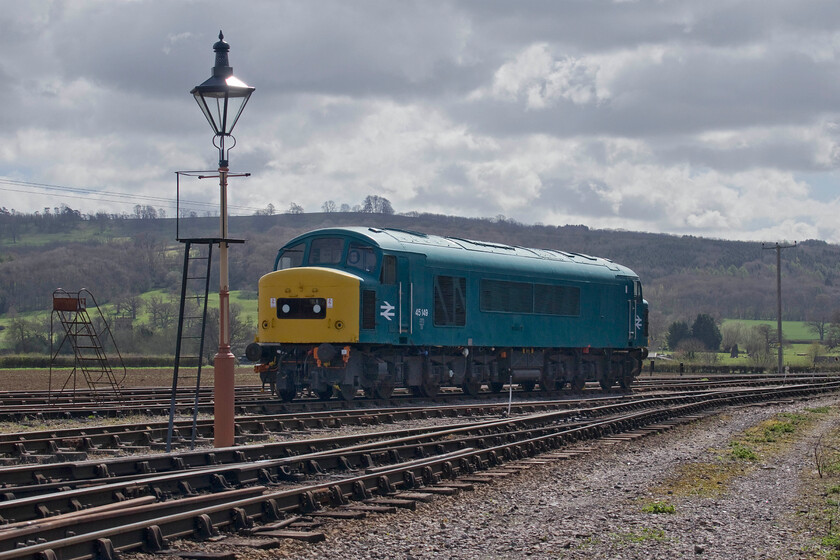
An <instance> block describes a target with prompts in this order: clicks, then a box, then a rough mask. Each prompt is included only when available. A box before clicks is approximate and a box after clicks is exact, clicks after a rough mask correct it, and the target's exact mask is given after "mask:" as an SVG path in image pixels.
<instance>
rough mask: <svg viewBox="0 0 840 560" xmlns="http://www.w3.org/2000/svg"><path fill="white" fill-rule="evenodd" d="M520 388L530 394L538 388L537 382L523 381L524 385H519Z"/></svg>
mask: <svg viewBox="0 0 840 560" xmlns="http://www.w3.org/2000/svg"><path fill="white" fill-rule="evenodd" d="M519 386H520V387H522V390H523V391H526V392H528V393H530V392H531V391H533V390H534V387H536V386H537V382H536V381H523V382H522V383H520V384H519Z"/></svg>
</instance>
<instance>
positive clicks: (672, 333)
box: [666, 321, 691, 351]
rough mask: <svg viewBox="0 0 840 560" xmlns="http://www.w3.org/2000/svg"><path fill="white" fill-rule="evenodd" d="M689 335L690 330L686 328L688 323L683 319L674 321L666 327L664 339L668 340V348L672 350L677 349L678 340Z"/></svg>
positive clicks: (680, 340)
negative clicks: (666, 333)
mask: <svg viewBox="0 0 840 560" xmlns="http://www.w3.org/2000/svg"><path fill="white" fill-rule="evenodd" d="M690 336H691V331H690V330H689V328H688V324H686V323H685V321H674V322H673V323H671V325H670V326H669V327H668V335H667V337H666V340H667V341H668V348H670V349H671V350H672V351H673V350H676V349H677V346H679V344H680V342H682V341H683V340H684V339H686V338H688V337H690Z"/></svg>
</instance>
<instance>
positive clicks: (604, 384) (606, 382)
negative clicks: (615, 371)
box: [598, 377, 612, 393]
mask: <svg viewBox="0 0 840 560" xmlns="http://www.w3.org/2000/svg"><path fill="white" fill-rule="evenodd" d="M598 385H600V386H601V389H603V390H604V391H605V392H607V393H609V392H610V389H611V388H612V382H611V381H610V380H609V379H605V378H603V377H602V378H601V379H599V380H598Z"/></svg>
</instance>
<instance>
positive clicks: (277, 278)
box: [256, 267, 361, 343]
mask: <svg viewBox="0 0 840 560" xmlns="http://www.w3.org/2000/svg"><path fill="white" fill-rule="evenodd" d="M360 283H361V279H360V278H359V277H358V276H355V275H353V274H350V273H348V272H344V271H342V270H335V269H331V268H318V267H297V268H287V269H285V270H277V271H275V272H271V273H269V274H266V275H265V276H263V277H262V278H260V283H259V327H258V329H257V338H256V341H257V342H279V343H321V342H358V341H359V286H360Z"/></svg>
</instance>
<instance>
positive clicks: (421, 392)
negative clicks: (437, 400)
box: [411, 378, 440, 398]
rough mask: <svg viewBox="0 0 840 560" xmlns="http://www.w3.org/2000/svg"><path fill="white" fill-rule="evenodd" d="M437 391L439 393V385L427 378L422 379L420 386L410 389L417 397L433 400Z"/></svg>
mask: <svg viewBox="0 0 840 560" xmlns="http://www.w3.org/2000/svg"><path fill="white" fill-rule="evenodd" d="M438 391H440V383H438V382H437V381H436V380H434V379H429V378H426V379H424V380H423V384H422V385H413V386H412V387H411V392H412V393H413V394H414V395H415V396H417V397H427V398H433V397H436V396H437V394H438Z"/></svg>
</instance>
